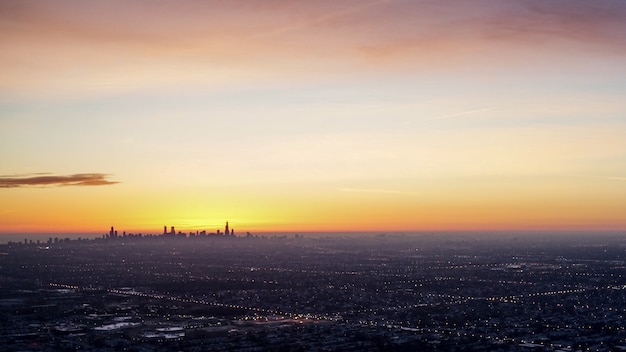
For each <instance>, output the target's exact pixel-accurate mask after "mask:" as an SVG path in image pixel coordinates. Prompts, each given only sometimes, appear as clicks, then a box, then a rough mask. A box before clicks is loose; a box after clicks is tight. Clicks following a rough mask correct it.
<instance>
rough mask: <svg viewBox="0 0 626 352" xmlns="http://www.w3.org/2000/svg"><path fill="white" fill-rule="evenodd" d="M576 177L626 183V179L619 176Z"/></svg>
mask: <svg viewBox="0 0 626 352" xmlns="http://www.w3.org/2000/svg"><path fill="white" fill-rule="evenodd" d="M574 176H576V177H584V178H596V179H602V180H614V181H626V177H619V176H593V175H574Z"/></svg>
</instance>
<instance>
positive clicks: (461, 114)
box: [437, 107, 497, 120]
mask: <svg viewBox="0 0 626 352" xmlns="http://www.w3.org/2000/svg"><path fill="white" fill-rule="evenodd" d="M496 109H497V108H495V107H491V108H483V109H475V110H468V111H463V112H457V113H454V114H448V115H443V116H439V117H438V118H437V120H441V119H448V118H451V117H456V116H463V115H472V114H477V113H481V112H486V111H492V110H496Z"/></svg>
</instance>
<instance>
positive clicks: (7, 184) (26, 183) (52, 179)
mask: <svg viewBox="0 0 626 352" xmlns="http://www.w3.org/2000/svg"><path fill="white" fill-rule="evenodd" d="M108 176H109V175H107V174H98V173H93V174H73V175H50V174H40V173H38V174H30V175H5V176H0V188H17V187H57V186H106V185H113V184H116V183H119V182H116V181H109V180H107V177H108Z"/></svg>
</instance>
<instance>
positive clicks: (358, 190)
mask: <svg viewBox="0 0 626 352" xmlns="http://www.w3.org/2000/svg"><path fill="white" fill-rule="evenodd" d="M340 191H341V192H354V193H386V194H404V195H421V193H419V192H410V191H398V190H393V189H380V188H341V189H340Z"/></svg>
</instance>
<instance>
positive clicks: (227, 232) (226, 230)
mask: <svg viewBox="0 0 626 352" xmlns="http://www.w3.org/2000/svg"><path fill="white" fill-rule="evenodd" d="M224 235H226V236H228V235H230V231H229V230H228V221H226V226H225V227H224Z"/></svg>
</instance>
